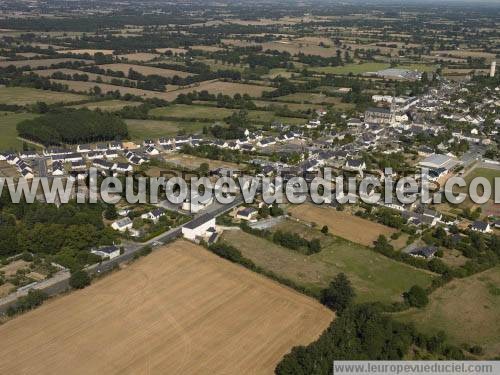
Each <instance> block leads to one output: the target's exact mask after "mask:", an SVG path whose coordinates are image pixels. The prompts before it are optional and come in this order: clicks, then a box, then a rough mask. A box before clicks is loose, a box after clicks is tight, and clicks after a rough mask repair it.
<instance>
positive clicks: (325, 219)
mask: <svg viewBox="0 0 500 375" xmlns="http://www.w3.org/2000/svg"><path fill="white" fill-rule="evenodd" d="M288 212H289V213H290V214H291V215H292V216H293V217H295V218H297V219H300V220H303V221H306V222H309V223H316V224H317V225H318V226H319V227H322V226H323V225H327V226H328V229H329V230H330V233H332V234H334V235H336V236H339V237H342V238H345V239H346V240H349V241H352V242H356V243H359V244H361V245H364V246H372V245H373V242H374V241H375V240H376V239H377V237H378V236H379V235H381V234H383V235H384V236H386V237H387V238H389V237H390V235H391V234H392V233H395V232H396V230H395V229H392V228H389V227H386V226H385V225H382V224H378V223H374V222H373V221H370V220H366V219H363V218H360V217H357V216H354V215H352V214H350V213H348V212H345V211H337V210H335V209H333V208H331V207H321V206H315V205H312V204H302V205H299V206H293V207H291V208H290V209H289V210H288Z"/></svg>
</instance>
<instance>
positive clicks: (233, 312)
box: [0, 241, 333, 375]
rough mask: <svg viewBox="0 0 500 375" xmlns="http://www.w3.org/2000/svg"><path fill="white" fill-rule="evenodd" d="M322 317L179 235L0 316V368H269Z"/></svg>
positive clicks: (320, 325)
mask: <svg viewBox="0 0 500 375" xmlns="http://www.w3.org/2000/svg"><path fill="white" fill-rule="evenodd" d="M332 318H333V314H332V312H330V311H329V310H327V309H326V308H324V307H323V306H321V305H320V304H319V303H318V302H316V301H314V300H312V299H309V298H307V297H305V296H303V295H301V294H299V293H296V292H295V291H292V290H290V289H288V288H286V287H283V286H281V285H279V284H277V283H275V282H273V281H271V280H269V279H266V278H264V277H262V276H260V275H257V274H254V273H252V272H250V271H247V270H245V269H243V268H241V267H239V266H237V265H234V264H232V263H229V262H227V261H225V260H223V259H220V258H218V257H216V256H215V255H213V254H211V253H209V252H208V251H206V250H204V249H203V248H201V247H198V246H196V245H193V244H190V243H187V242H183V241H179V242H176V243H174V244H171V245H169V246H167V247H165V248H163V249H159V250H158V251H156V252H154V253H153V254H151V255H149V256H148V257H146V258H143V259H141V260H139V261H137V262H136V263H134V264H132V265H131V266H129V267H127V270H125V271H118V272H115V273H113V274H111V275H109V276H107V277H105V278H103V279H101V280H99V281H97V282H95V283H94V284H93V285H92V286H90V287H88V288H86V289H84V290H82V291H76V292H74V293H71V294H69V295H67V296H64V297H61V298H58V299H56V300H53V301H49V302H47V303H46V304H44V305H43V306H41V307H40V308H38V309H36V310H34V311H32V312H29V313H27V314H25V315H23V316H20V317H18V318H16V319H13V320H11V321H9V322H7V323H5V324H4V325H2V326H0V335H1V337H2V340H1V342H0V373H4V374H14V373H37V374H54V375H55V374H67V373H72V374H103V373H107V374H111V373H113V374H160V373H161V374H166V373H168V374H174V373H175V374H206V373H219V374H220V373H225V374H237V373H253V374H272V373H274V368H275V366H276V364H277V363H278V362H279V361H280V360H281V358H282V356H283V355H284V354H285V353H287V352H288V351H289V350H290V349H291V348H292V347H293V346H295V345H305V344H308V343H310V342H311V341H313V340H315V339H316V338H317V337H318V336H319V334H320V333H321V332H322V331H323V330H324V329H325V328H326V327H327V326H328V325H329V323H330V321H331V320H332Z"/></svg>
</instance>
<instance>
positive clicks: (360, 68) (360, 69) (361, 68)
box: [311, 63, 434, 74]
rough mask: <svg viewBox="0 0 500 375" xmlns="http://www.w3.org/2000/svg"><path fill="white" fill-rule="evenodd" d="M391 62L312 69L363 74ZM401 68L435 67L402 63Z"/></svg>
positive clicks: (385, 66)
mask: <svg viewBox="0 0 500 375" xmlns="http://www.w3.org/2000/svg"><path fill="white" fill-rule="evenodd" d="M389 67H390V65H389V64H384V63H362V64H347V65H344V66H326V67H320V68H311V70H313V71H315V72H319V73H330V74H349V73H352V74H363V73H368V72H377V71H379V70H383V69H387V68H389ZM397 68H399V69H410V70H419V71H422V72H423V71H427V72H428V71H432V70H434V67H433V66H431V65H424V64H413V65H400V66H397Z"/></svg>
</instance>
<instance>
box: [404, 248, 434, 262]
mask: <svg viewBox="0 0 500 375" xmlns="http://www.w3.org/2000/svg"><path fill="white" fill-rule="evenodd" d="M437 250H438V249H437V247H435V246H425V247H417V248H415V249H413V250H411V251H410V255H411V256H414V257H419V258H425V259H431V258H433V257H434V254H436V251H437Z"/></svg>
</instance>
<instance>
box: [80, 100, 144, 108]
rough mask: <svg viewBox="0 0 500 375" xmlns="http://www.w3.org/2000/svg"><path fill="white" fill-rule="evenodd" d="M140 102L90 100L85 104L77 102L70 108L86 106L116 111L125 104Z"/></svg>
mask: <svg viewBox="0 0 500 375" xmlns="http://www.w3.org/2000/svg"><path fill="white" fill-rule="evenodd" d="M140 104H141V103H139V102H129V101H126V100H117V99H113V100H103V101H100V102H90V103H85V104H77V105H74V106H71V107H72V108H88V109H90V110H94V109H97V108H99V109H101V110H103V111H118V110H120V109H122V108H123V107H126V106H138V105H140Z"/></svg>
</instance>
